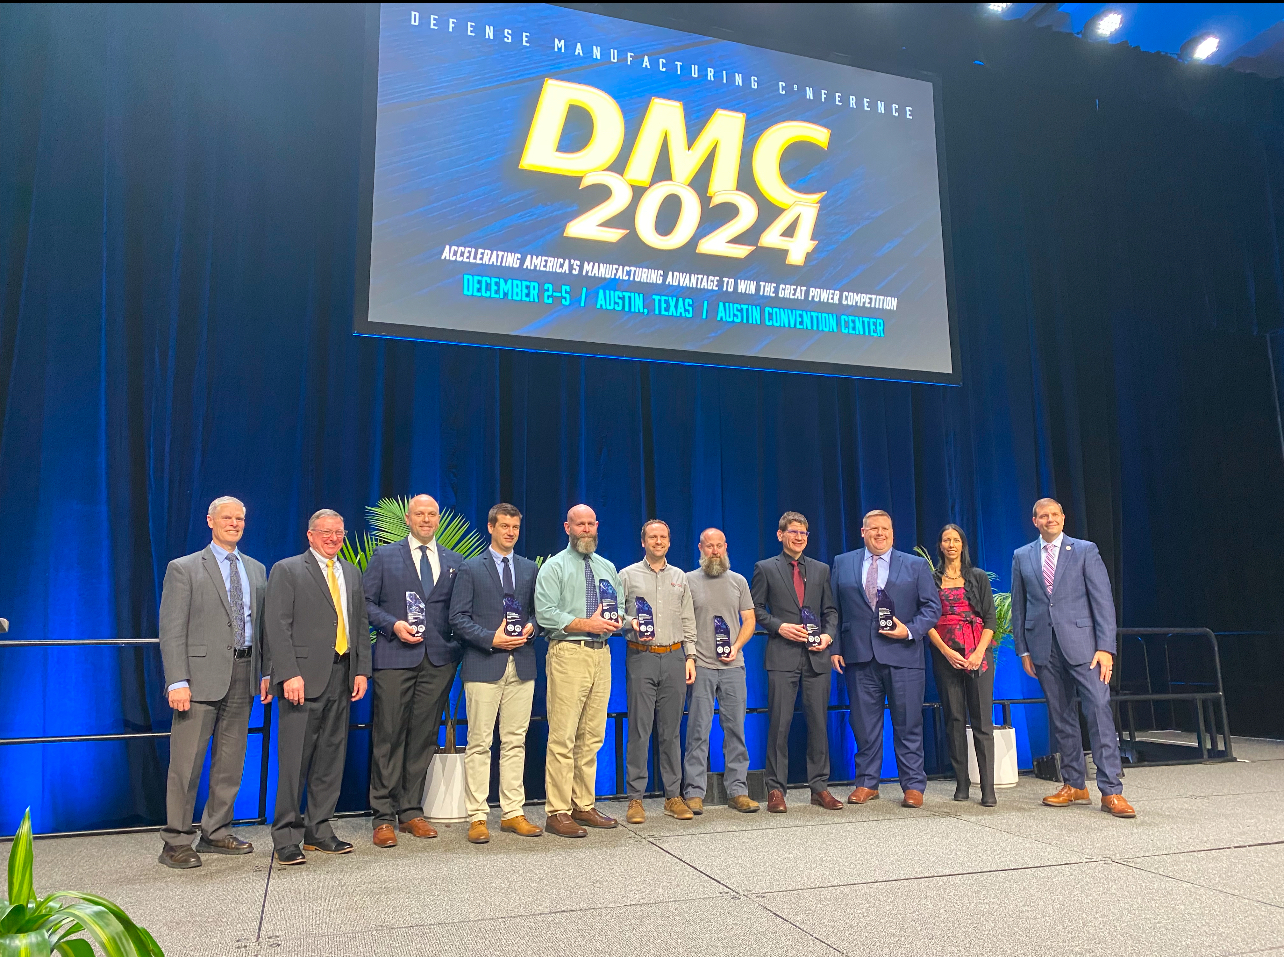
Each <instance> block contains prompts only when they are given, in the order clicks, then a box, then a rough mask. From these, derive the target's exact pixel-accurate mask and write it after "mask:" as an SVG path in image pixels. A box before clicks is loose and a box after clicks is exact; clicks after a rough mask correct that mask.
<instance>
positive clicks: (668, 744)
mask: <svg viewBox="0 0 1284 957" xmlns="http://www.w3.org/2000/svg"><path fill="white" fill-rule="evenodd" d="M686 661H687V659H686V655H684V654H683V652H682V649H681V648H675V649H674V650H673V651H666V652H663V653H661V654H655V653H654V652H650V651H639V650H637V649H636V648H630V649H629V653H628V658H627V659H626V667H627V672H626V674H627V679H626V681H627V691H628V700H629V757H628V794H629V800H630V801H631V800H634V799H641V797H642V795H643V794H644V793H646V782H647V758H648V757H649V756H650V751H651V730H652V727H654V729H655V736H656V744H657V750H659V752H660V766H659V767H658V768H656V772H657V774H656V776H657V777H658V778H660V779H661V780H662V781H663V784H664V796H665V797H666V798H673V797H677V796H678V795H679V794H680V793H681V791H682V708H683V705H685V704H686V700H687V665H686Z"/></svg>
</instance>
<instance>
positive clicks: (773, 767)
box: [766, 652, 830, 793]
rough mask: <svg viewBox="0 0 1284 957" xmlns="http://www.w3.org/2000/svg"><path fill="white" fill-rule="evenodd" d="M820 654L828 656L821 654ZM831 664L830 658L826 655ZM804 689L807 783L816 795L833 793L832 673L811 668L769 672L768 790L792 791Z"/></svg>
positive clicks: (825, 657)
mask: <svg viewBox="0 0 1284 957" xmlns="http://www.w3.org/2000/svg"><path fill="white" fill-rule="evenodd" d="M817 654H824V653H823V652H817ZM824 660H825V663H826V664H828V663H829V655H827V654H825V655H824ZM800 683H801V685H802V706H803V717H805V718H806V719H807V783H808V784H809V785H810V786H811V789H812V792H813V793H817V792H820V791H826V790H828V789H829V729H828V723H827V720H826V718H827V717H828V714H829V688H830V678H829V671H828V670H826V671H825V672H824V673H823V674H819V675H818V674H814V673H813V672H812V671H811V669H810V668H802V669H800V670H798V671H768V672H767V708H768V712H769V716H768V721H767V775H766V777H767V790H768V791H784V790H787V789H788V787H789V728H790V726H791V725H792V724H793V721H794V703H795V702H796V701H797V699H798V686H799V684H800Z"/></svg>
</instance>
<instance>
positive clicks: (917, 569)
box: [831, 509, 941, 807]
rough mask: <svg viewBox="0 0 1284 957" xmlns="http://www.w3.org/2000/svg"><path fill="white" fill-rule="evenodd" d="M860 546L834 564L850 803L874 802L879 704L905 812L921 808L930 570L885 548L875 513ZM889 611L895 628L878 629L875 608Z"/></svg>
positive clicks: (882, 518)
mask: <svg viewBox="0 0 1284 957" xmlns="http://www.w3.org/2000/svg"><path fill="white" fill-rule="evenodd" d="M860 534H861V537H862V538H863V539H865V547H864V548H858V549H856V551H854V552H845V553H843V554H842V555H839V556H838V557H837V558H835V559H834V596H835V598H836V599H837V600H838V614H839V620H840V621H841V625H840V627H839V643H838V646H837V649H838V653H837V654H834V655H831V658H832V659H833V664H834V670H835V671H837V672H838V673H839V674H842V675H844V676H845V677H846V679H847V694H848V698H849V699H850V701H851V712H850V714H851V725H852V733H853V734H855V735H856V745H857V753H856V788H855V790H853V791H852V793H851V794H850V795H849V796H848V798H847V802H848V803H849V804H864V803H866V802H867V801H872V800H874V799H876V798H877V797H878V780H879V777H880V772H881V771H882V767H883V703H884V701H886V703H887V707H888V709H889V710H890V711H891V714H892V741H893V744H894V746H895V748H896V769H897V772H898V774H899V775H900V782H901V789H902V790H903V791H904V792H905V797H904V800H903V801H902V802H901V803H902V804H903V805H904V806H905V807H922V806H923V789H924V788H926V787H927V771H926V769H925V767H924V759H923V686H924V671H923V669H924V666H925V664H926V657H925V654H924V649H925V648H926V646H927V640H928V639H927V632H928V629H930V628H933V627H935V625H936V622H937V621H938V620H939V619H940V617H941V596H940V593H939V592H938V591H937V589H936V582H935V581H933V579H932V568H931V566H930V565H928V563H927V562H926V561H924V560H923V559H922V558H919V557H918V556H917V555H907V554H905V553H904V552H898V551H896V550H895V549H893V548H892V542H893V536H892V518H891V516H890V515H888V514H887V513H886V512H884V511H881V510H877V509H876V510H874V511H872V512H868V513H867V514H866V515H865V518H864V520H863V521H862V522H861V530H860ZM884 596H885V598H886V599H889V600H890V601H891V604H892V611H893V618H892V621H893V623H894V627H893V628H891V629H889V630H883V631H880V630H879V628H878V611H877V608H878V603H879V601H880V599H881V598H883V597H884Z"/></svg>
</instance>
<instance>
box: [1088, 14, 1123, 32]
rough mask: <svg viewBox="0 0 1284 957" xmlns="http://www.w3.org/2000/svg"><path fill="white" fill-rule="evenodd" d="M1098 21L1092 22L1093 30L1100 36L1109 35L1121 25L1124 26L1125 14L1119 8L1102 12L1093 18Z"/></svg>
mask: <svg viewBox="0 0 1284 957" xmlns="http://www.w3.org/2000/svg"><path fill="white" fill-rule="evenodd" d="M1093 19H1094V20H1095V21H1096V22H1095V23H1094V24H1092V31H1093V33H1095V34H1096V35H1097V36H1099V37H1108V36H1110V35H1111V34H1112V33H1114V32H1115V31H1116V30H1118V29H1119V28H1120V27H1121V26H1123V22H1124V18H1123V14H1122V13H1120V12H1119V11H1117V10H1111V11H1110V12H1109V13H1105V14H1101V15H1100V16H1099V17H1094V18H1093Z"/></svg>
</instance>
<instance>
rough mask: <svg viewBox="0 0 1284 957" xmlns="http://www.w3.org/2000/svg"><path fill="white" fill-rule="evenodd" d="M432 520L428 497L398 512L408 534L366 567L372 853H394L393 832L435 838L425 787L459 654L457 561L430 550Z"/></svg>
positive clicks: (436, 514) (434, 511)
mask: <svg viewBox="0 0 1284 957" xmlns="http://www.w3.org/2000/svg"><path fill="white" fill-rule="evenodd" d="M439 524H441V513H440V510H439V509H438V507H437V501H436V499H434V498H433V497H432V496H431V495H416V496H415V497H414V498H412V499H411V500H410V507H409V510H408V511H407V512H406V525H407V526H408V527H409V529H410V534H409V535H408V536H406V537H405V538H403V539H401V541H398V542H390V543H389V544H387V545H380V546H379V547H378V548H376V549H375V551H374V554H373V555H371V556H370V563H369V564H368V565H367V566H366V573H365V579H364V584H365V593H366V609H367V611H368V613H369V615H370V624H371V625H373V626H374V627H375V629H377V630H378V632H379V634H378V637H377V638H376V639H375V642H374V706H373V708H372V712H373V713H372V717H371V724H372V728H371V731H370V806H371V807H372V808H374V844H375V846H376V847H395V846H396V844H397V825H398V823H399V825H400V828H401V830H402V831H403V832H406V833H409V834H413V835H414V836H415V837H436V836H437V829H436V828H434V827H433V826H432V825H431V824H429V823H428V821H427V820H425V819H424V811H423V801H424V783H425V781H426V780H427V776H428V765H429V764H430V763H431V761H432V756H433V754H434V753H435V752H436V750H437V729H438V728H439V727H440V726H441V715H442V712H443V711H444V710H445V707H446V704H447V702H449V701H450V687H451V685H453V684H454V683H455V668H456V666H457V663H458V661H459V657H460V653H461V651H460V646H459V643H458V641H456V640H454V639H453V638H452V637H451V634H450V623H449V621H448V617H449V614H450V597H451V592H452V590H453V589H454V587H455V576H456V573H457V572H458V571H459V566H460V565H462V564H463V562H464V559H463V556H461V555H457V554H456V553H455V552H452V551H451V550H450V549H449V548H442V547H441V546H440V545H438V544H437V542H436V541H435V540H434V536H436V534H437V526H438V525H439Z"/></svg>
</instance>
